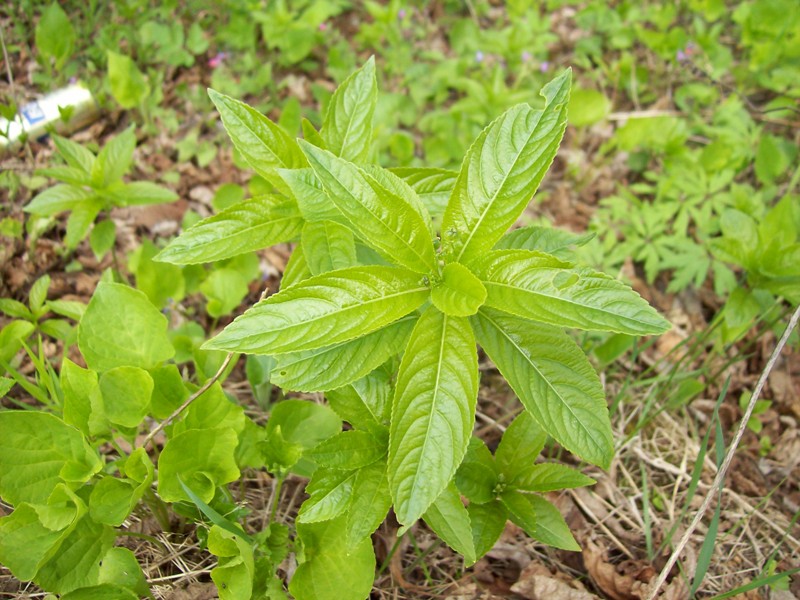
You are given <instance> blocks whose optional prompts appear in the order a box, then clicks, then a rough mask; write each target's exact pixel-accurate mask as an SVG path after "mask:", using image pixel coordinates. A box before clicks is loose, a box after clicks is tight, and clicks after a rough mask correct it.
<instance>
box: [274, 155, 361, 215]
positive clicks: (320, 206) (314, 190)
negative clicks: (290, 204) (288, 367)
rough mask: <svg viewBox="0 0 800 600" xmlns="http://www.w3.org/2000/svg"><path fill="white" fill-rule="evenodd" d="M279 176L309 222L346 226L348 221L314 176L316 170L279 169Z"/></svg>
mask: <svg viewBox="0 0 800 600" xmlns="http://www.w3.org/2000/svg"><path fill="white" fill-rule="evenodd" d="M278 175H280V176H281V179H283V181H284V182H285V183H286V185H287V186H289V190H290V191H291V192H292V195H293V196H294V198H295V200H297V206H298V208H299V209H300V213H301V214H302V215H303V218H304V219H305V220H306V221H309V222H315V221H335V222H337V223H342V224H346V223H347V219H345V218H344V215H343V214H342V213H341V211H339V209H338V208H336V205H335V204H334V203H333V202H331V200H330V198H328V194H326V193H325V189H324V188H323V187H322V184H321V183H320V182H319V181H318V180H317V177H316V176H315V175H314V170H313V169H310V168H307V169H278Z"/></svg>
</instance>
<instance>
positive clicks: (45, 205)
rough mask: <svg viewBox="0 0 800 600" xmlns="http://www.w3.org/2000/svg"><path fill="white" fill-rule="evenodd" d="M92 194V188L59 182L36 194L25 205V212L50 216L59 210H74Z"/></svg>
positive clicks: (93, 194)
mask: <svg viewBox="0 0 800 600" xmlns="http://www.w3.org/2000/svg"><path fill="white" fill-rule="evenodd" d="M94 196H95V192H94V191H93V190H87V189H85V188H82V187H78V186H76V185H70V184H67V183H61V184H59V185H55V186H53V187H51V188H47V189H46V190H45V191H43V192H41V193H40V194H37V195H36V197H35V198H34V199H33V200H31V201H30V202H29V203H28V204H27V205H26V206H25V212H29V213H32V214H34V215H40V216H43V217H50V216H52V215H55V214H58V213H60V212H64V211H67V210H74V209H75V208H76V207H77V206H78V205H80V204H82V203H83V202H85V201H86V200H88V199H90V198H93V197H94Z"/></svg>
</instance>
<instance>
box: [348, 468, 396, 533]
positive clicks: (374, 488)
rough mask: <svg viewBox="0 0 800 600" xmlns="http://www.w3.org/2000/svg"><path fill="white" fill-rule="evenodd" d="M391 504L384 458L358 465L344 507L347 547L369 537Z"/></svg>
mask: <svg viewBox="0 0 800 600" xmlns="http://www.w3.org/2000/svg"><path fill="white" fill-rule="evenodd" d="M391 506H392V496H391V494H389V480H388V479H387V478H386V461H385V460H381V461H377V462H374V463H372V464H371V465H369V466H367V467H364V468H363V469H359V471H358V474H357V475H356V479H355V481H354V482H353V493H352V499H351V501H350V506H349V507H348V508H347V547H348V548H355V547H356V546H358V545H359V544H360V543H362V542H363V541H364V540H365V539H367V538H369V536H370V535H372V533H373V532H374V531H375V530H376V529H378V527H380V525H381V523H383V520H384V519H385V518H386V514H387V513H388V512H389V508H390V507H391Z"/></svg>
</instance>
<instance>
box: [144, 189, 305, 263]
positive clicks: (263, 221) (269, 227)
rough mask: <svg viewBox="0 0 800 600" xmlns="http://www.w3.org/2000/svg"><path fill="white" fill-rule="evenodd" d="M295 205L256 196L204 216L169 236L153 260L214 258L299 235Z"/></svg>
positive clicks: (282, 199) (208, 260)
mask: <svg viewBox="0 0 800 600" xmlns="http://www.w3.org/2000/svg"><path fill="white" fill-rule="evenodd" d="M302 226H303V220H302V217H301V216H300V213H299V212H298V210H297V205H296V204H295V203H294V202H292V201H291V200H287V199H286V198H283V197H281V196H272V195H267V196H258V197H255V198H250V199H249V200H245V201H244V202H240V203H239V204H234V205H233V206H230V207H228V208H226V209H225V210H223V211H222V212H220V213H218V214H216V215H214V216H212V217H208V218H207V219H203V220H202V221H200V222H199V223H196V224H195V225H193V226H192V227H190V228H189V229H187V230H186V231H185V232H184V233H183V234H181V235H180V236H178V237H177V238H175V239H174V240H172V242H170V243H169V244H168V245H167V247H166V248H164V249H163V250H162V251H161V253H160V254H158V256H156V260H159V261H162V262H170V263H175V264H182V265H183V264H186V265H191V264H198V263H204V262H213V261H216V260H222V259H225V258H230V257H232V256H237V255H239V254H244V253H246V252H252V251H254V250H260V249H261V248H266V247H267V246H271V245H273V244H278V243H281V242H287V241H289V240H291V239H293V238H295V237H297V236H298V235H300V231H301V228H302Z"/></svg>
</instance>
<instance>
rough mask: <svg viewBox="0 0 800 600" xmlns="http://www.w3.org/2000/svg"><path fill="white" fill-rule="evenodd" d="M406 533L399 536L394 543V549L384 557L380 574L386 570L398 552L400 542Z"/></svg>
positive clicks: (379, 570)
mask: <svg viewBox="0 0 800 600" xmlns="http://www.w3.org/2000/svg"><path fill="white" fill-rule="evenodd" d="M405 535H406V534H405V533H404V534H403V535H401V536H398V537H397V540H395V542H394V545H393V546H392V549H391V550H389V554H387V555H386V558H385V559H383V563H381V568H380V569H378V575H382V574H383V572H384V571H385V570H386V568H387V567H388V566H389V563H390V562H391V560H392V557H393V556H394V553H395V552H397V549H398V548H399V547H400V542H402V541H403V538H404V537H405Z"/></svg>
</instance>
